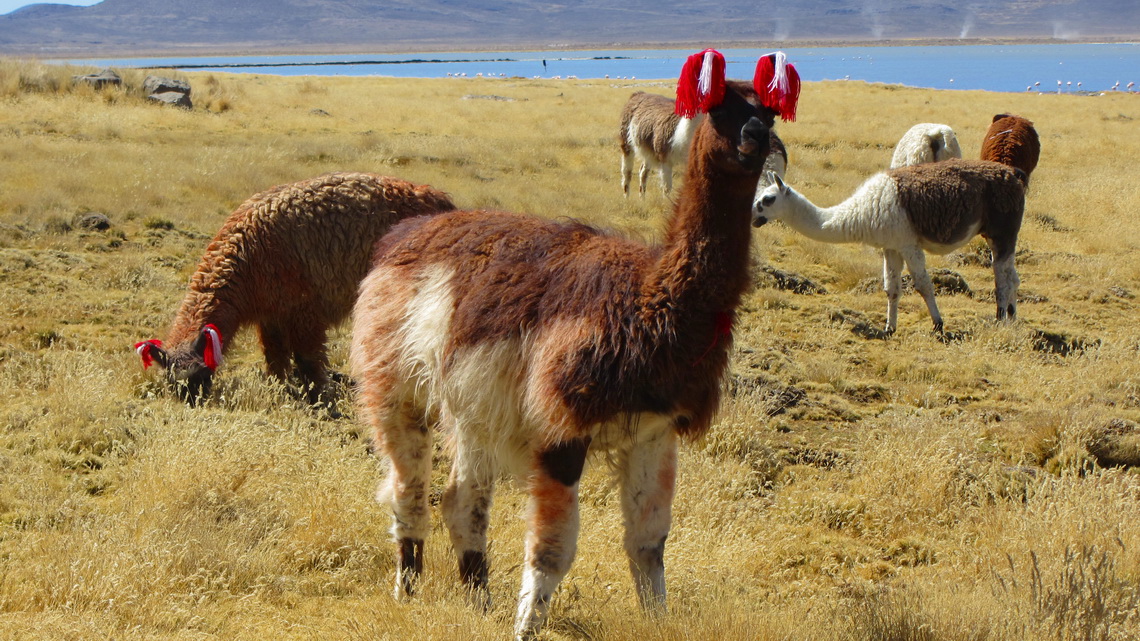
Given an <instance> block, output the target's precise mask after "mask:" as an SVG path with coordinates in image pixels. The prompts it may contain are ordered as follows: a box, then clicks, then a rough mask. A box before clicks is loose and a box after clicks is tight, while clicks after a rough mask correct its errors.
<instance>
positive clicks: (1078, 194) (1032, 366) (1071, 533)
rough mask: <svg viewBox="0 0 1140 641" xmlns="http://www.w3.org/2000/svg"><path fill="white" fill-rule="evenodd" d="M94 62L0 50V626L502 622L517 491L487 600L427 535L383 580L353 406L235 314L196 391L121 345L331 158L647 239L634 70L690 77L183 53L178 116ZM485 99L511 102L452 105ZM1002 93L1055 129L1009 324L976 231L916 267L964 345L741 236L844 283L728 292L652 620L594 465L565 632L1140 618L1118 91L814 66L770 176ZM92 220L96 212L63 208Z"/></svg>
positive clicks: (251, 629)
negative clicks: (211, 66)
mask: <svg viewBox="0 0 1140 641" xmlns="http://www.w3.org/2000/svg"><path fill="white" fill-rule="evenodd" d="M74 72H75V71H74V70H70V69H64V70H59V69H55V68H45V67H42V66H39V65H36V64H34V63H24V62H18V61H0V295H2V296H3V300H4V304H3V305H2V306H0V479H2V480H0V639H4V640H6V639H28V638H35V639H124V640H142V639H148V640H149V639H195V640H198V639H227V640H229V639H235V640H238V639H266V638H273V639H346V640H356V639H429V638H430V639H464V640H466V639H502V638H504V637H506V636H508V634H509V630H510V619H511V616H512V612H513V603H514V597H515V593H516V591H517V589H518V566H519V563H520V562H521V557H522V546H521V543H520V540H521V536H522V529H523V525H522V522H521V519H520V518H519V515H520V513H521V510H522V505H523V499H522V496H521V495H520V493H519V492H518V489H517V487H516V486H515V485H514V484H512V483H510V482H504V483H503V485H502V488H501V491H500V493H499V494H498V496H497V502H496V507H495V510H494V513H493V521H492V525H491V536H492V539H493V541H494V543H493V547H492V549H491V556H492V563H493V570H492V583H491V590H492V594H493V597H494V599H495V606H494V608H493V611H492V612H491V614H490V615H489V616H483V615H481V614H478V613H476V612H474V611H472V610H471V609H469V608H468V607H467V606H466V605H465V602H464V598H463V595H462V594H461V593H460V592H459V590H457V588H456V574H457V573H456V570H455V568H454V563H453V561H452V559H451V558H450V550H449V549H448V544H447V542H446V541H447V537H446V535H444V533H443V532H442V530H439V528H437V530H438V531H437V532H436V534H435V535H434V536H433V537H432V539H431V540H430V541H429V543H428V568H427V572H426V580H425V584H424V587H423V589H422V590H421V593H420V594H419V595H418V596H417V598H416V599H414V600H412V601H410V602H407V603H396V602H395V601H393V600H392V598H391V594H390V593H391V590H390V587H391V583H392V573H393V571H392V549H391V546H390V544H389V542H388V541H387V533H386V530H387V527H388V517H387V516H386V515H385V514H384V513H383V512H382V511H381V510H380V508H379V507H377V506H376V505H375V504H374V502H373V501H372V493H373V491H374V488H375V485H376V482H377V480H378V478H379V475H380V469H379V465H378V464H377V463H376V461H375V460H374V459H373V458H372V457H371V456H370V455H369V454H368V453H367V451H366V449H367V448H366V439H365V437H364V436H363V433H364V430H363V428H362V427H361V426H360V425H359V423H358V422H357V421H356V420H355V418H353V417H352V416H351V411H349V414H350V417H349V418H348V419H346V420H341V421H328V420H323V419H322V418H321V417H320V416H318V415H317V414H315V413H313V412H311V411H309V410H308V409H307V408H305V407H302V406H301V405H300V404H298V403H297V402H296V401H294V400H292V397H291V396H290V395H289V394H288V393H287V392H286V391H285V390H283V389H282V388H280V387H278V386H276V385H274V384H273V383H271V382H269V381H267V380H266V379H265V378H264V377H263V376H262V375H261V374H260V368H261V359H260V354H259V353H258V351H257V350H256V349H255V347H254V343H255V341H254V340H252V336H249V335H241V336H239V337H238V338H237V340H238V341H239V343H240V344H239V345H238V346H237V348H236V351H235V353H234V355H233V357H232V358H231V359H229V364H228V365H227V368H226V370H225V371H224V373H222V374H221V375H220V378H219V384H218V389H217V395H216V398H215V399H214V400H213V401H212V402H211V403H209V404H208V405H207V406H206V407H204V408H199V409H196V410H195V409H190V408H188V407H185V406H184V405H182V404H180V403H179V402H178V401H177V400H175V399H173V398H172V397H170V396H169V395H167V394H166V393H164V392H163V390H162V389H161V388H160V387H159V386H157V385H156V384H155V383H154V382H153V380H152V378H151V377H150V376H148V375H146V374H144V373H143V372H142V371H141V368H140V367H139V364H138V362H137V359H136V357H135V355H134V353H133V352H132V351H131V350H130V344H131V343H132V342H133V341H135V340H138V339H141V338H145V337H149V336H153V335H159V334H161V333H162V332H163V331H164V330H165V327H166V325H167V323H168V322H169V320H170V318H171V316H172V314H173V312H174V309H175V306H176V305H177V303H178V301H179V300H180V298H181V293H182V290H183V288H184V287H185V282H186V279H187V277H188V275H189V274H190V272H191V271H192V269H193V267H194V265H195V263H196V261H197V258H198V256H199V255H200V253H201V251H202V249H203V247H204V246H205V243H206V241H207V239H208V238H209V236H210V235H212V234H213V232H214V231H215V230H216V229H217V227H218V225H219V224H220V222H221V221H222V220H223V219H224V217H225V216H226V215H227V214H228V212H229V211H230V210H231V209H232V208H233V207H234V206H235V205H236V204H237V203H239V202H240V201H241V200H243V199H245V198H246V197H248V196H249V195H251V194H253V193H254V192H257V191H260V190H262V189H265V188H267V187H269V186H271V185H274V184H277V183H281V182H285V181H291V180H298V179H303V178H308V177H311V176H314V175H316V174H319V173H322V172H325V171H332V170H363V171H377V172H381V173H389V174H393V175H396V176H399V177H402V178H406V179H409V180H414V181H421V182H427V183H431V184H433V185H435V186H437V187H439V188H442V189H445V190H447V191H449V192H450V193H452V195H453V196H454V198H455V200H456V201H457V202H458V203H459V204H460V205H461V206H469V207H501V208H505V209H511V210H520V211H530V212H533V213H536V214H538V215H542V216H549V217H557V216H570V217H575V218H579V219H584V220H587V221H590V222H594V223H597V224H601V225H606V226H610V227H615V228H619V229H621V230H623V231H624V232H625V233H628V234H632V235H635V236H638V237H643V238H654V237H656V235H657V233H658V231H659V228H660V222H661V220H662V219H663V216H664V213H665V212H666V211H667V208H668V205H669V203H668V200H667V199H665V198H663V197H661V196H660V195H659V194H658V193H657V192H656V189H655V187H654V188H651V189H650V194H649V196H648V197H647V198H646V199H645V201H644V202H642V201H639V200H637V199H632V200H629V201H624V200H623V199H622V198H621V196H620V194H621V191H620V183H619V180H618V167H619V152H618V151H617V146H616V130H617V115H618V113H619V111H620V108H621V105H622V104H623V103H624V101H625V100H626V98H627V97H628V95H629V93H630V92H631V91H632V90H633V89H634V88H635V87H636V88H647V89H649V90H652V91H659V92H661V93H668V91H669V86H670V85H669V84H668V83H653V82H644V83H636V84H614V83H611V82H609V81H604V82H603V81H573V82H571V81H563V82H558V81H531V80H521V79H508V80H489V79H470V80H392V79H383V78H275V77H266V76H226V75H213V76H211V75H208V74H186V75H185V76H184V77H186V78H188V79H189V80H190V81H191V82H192V83H193V85H194V87H195V97H196V101H197V102H198V104H199V107H198V108H196V109H195V110H193V111H180V110H173V109H166V108H160V107H157V106H153V105H149V104H146V103H145V102H144V101H143V100H142V99H141V97H139V96H138V95H136V94H135V93H134V92H133V91H132V90H131V88H130V87H131V86H135V85H137V83H138V81H139V80H140V79H141V76H140V77H135V76H133V75H128V76H127V81H128V88H127V89H117V90H107V91H102V92H95V91H91V90H79V91H72V90H69V89H68V87H67V82H66V80H67V79H68V78H69V77H70V75H71V74H72V73H74ZM486 95H497V96H502V97H506V98H511V99H514V101H513V102H504V101H493V100H486V99H479V98H471V97H470V96H486ZM318 109H319V110H323V112H324V113H323V114H322V113H321V112H318V111H315V110H318ZM998 112H1013V113H1018V114H1021V115H1024V116H1026V117H1028V118H1030V119H1031V120H1033V121H1035V123H1036V125H1037V128H1038V130H1039V132H1040V133H1041V136H1042V147H1043V152H1042V161H1041V165H1040V166H1039V168H1038V169H1037V171H1036V172H1035V174H1034V176H1033V184H1032V188H1031V190H1030V194H1029V199H1028V207H1027V218H1026V222H1025V225H1024V227H1023V232H1022V236H1021V241H1020V243H1019V248H1020V250H1021V254H1019V258H1018V267H1019V270H1020V272H1021V277H1022V283H1023V285H1022V294H1023V302H1022V304H1021V306H1020V308H1019V313H1020V315H1021V320H1020V321H1019V322H1017V323H1015V324H1011V325H995V324H994V323H993V322H992V320H991V317H992V315H993V309H992V306H993V302H992V290H993V277H992V274H991V273H989V271H988V270H987V269H986V268H985V267H984V266H982V265H981V264H979V262H978V260H976V259H977V258H978V257H979V255H981V254H982V252H980V247H981V246H982V245H981V243H980V241H979V242H978V243H976V244H973V245H970V246H968V247H967V248H965V249H964V250H963V251H961V252H958V253H956V254H954V255H951V256H949V257H945V258H931V259H930V263H931V267H932V268H947V269H951V270H953V271H955V272H957V273H958V274H960V275H961V276H962V277H963V278H964V279H965V280H966V281H967V282H968V283H969V285H970V287H971V289H972V291H973V294H972V295H970V296H967V295H961V294H960V295H943V296H940V299H939V303H940V305H941V307H942V310H943V313H944V315H945V317H946V324H947V329H948V330H949V331H950V332H951V333H952V335H953V336H954V337H955V340H952V341H949V342H941V341H939V340H937V339H936V338H934V337H933V336H931V335H930V333H929V319H928V318H927V317H926V312H925V306H924V305H923V304H922V302H921V300H920V298H919V297H918V296H917V295H916V294H913V293H911V294H905V295H904V298H903V300H902V303H901V305H900V308H901V313H900V329H899V332H898V334H897V335H896V336H895V337H893V338H892V339H890V340H887V341H883V340H877V339H871V338H865V337H864V336H863V334H865V332H864V333H861V332H860V327H861V325H860V323H861V322H866V323H869V325H870V326H873V327H878V326H880V325H881V324H882V322H883V318H884V315H885V296H884V295H883V294H882V292H881V291H879V290H878V289H877V286H876V285H871V286H870V287H869V288H868V286H867V284H866V281H867V280H868V279H872V280H877V278H878V275H879V270H880V266H879V258H878V255H877V253H876V252H874V251H872V250H870V249H866V248H862V247H858V246H829V245H821V244H818V243H814V242H812V241H809V240H807V239H804V238H802V237H800V236H798V235H796V234H794V233H793V232H791V231H790V230H788V229H786V228H783V227H780V226H767V227H765V228H763V229H761V230H758V231H756V232H754V234H755V235H754V241H755V247H756V250H755V253H756V262H757V265H758V267H759V266H771V267H774V268H778V269H781V270H784V271H786V272H791V273H794V274H798V275H800V276H803V277H806V278H809V279H811V280H813V281H814V282H815V283H816V284H818V285H820V286H822V287H823V288H825V289H826V290H827V293H824V294H807V295H805V294H796V293H793V292H791V291H788V290H782V289H778V288H777V287H776V286H775V284H774V282H773V281H772V280H770V279H766V278H761V277H758V279H757V288H756V289H755V290H754V291H753V292H752V293H751V294H749V296H748V298H747V300H746V301H745V307H744V309H743V310H742V314H741V316H740V322H739V324H738V327H737V332H736V350H735V352H734V357H733V362H732V384H731V395H730V396H728V397H727V398H726V402H725V406H724V409H723V411H722V413H721V416H720V419H719V421H718V423H717V425H716V426H715V428H714V430H713V432H712V434H711V435H710V436H709V437H708V438H707V439H705V440H704V441H702V442H700V443H696V444H693V445H691V446H689V447H687V448H685V450H684V453H683V456H682V461H681V476H680V481H679V489H678V497H677V501H676V505H675V517H674V530H673V533H672V535H671V537H670V542H669V545H668V548H667V552H666V566H667V576H668V581H669V589H670V599H671V606H670V613H669V614H668V615H667V616H665V617H662V618H660V619H647V618H644V617H642V616H641V615H640V614H639V613H638V612H637V610H636V606H635V601H636V599H635V598H634V595H633V590H632V586H631V584H630V580H629V578H628V576H627V569H626V563H625V561H624V559H623V556H622V552H621V549H620V543H619V541H620V536H619V535H618V532H619V529H620V517H619V515H618V512H619V510H618V507H617V505H616V503H617V500H616V497H615V496H614V488H613V485H612V483H611V482H610V480H609V478H608V477H607V475H606V474H605V470H604V468H603V467H602V466H600V465H598V466H595V467H594V468H592V469H591V470H590V471H588V472H587V474H586V477H585V479H584V482H583V490H582V500H583V510H582V512H583V514H582V534H581V545H580V548H579V554H578V560H577V562H576V563H575V566H574V568H573V570H572V572H571V575H570V576H569V577H568V578H567V580H566V581H565V582H564V584H563V587H562V589H561V591H560V592H559V594H558V596H557V598H556V602H555V604H554V610H553V615H552V618H551V622H550V625H549V628H548V630H547V631H546V632H544V637H545V638H550V639H596V640H606V639H615V640H617V639H620V640H625V639H639V640H644V641H656V640H659V639H660V640H680V639H696V640H704V639H709V640H713V639H715V640H718V641H719V640H723V639H761V640H768V639H772V640H776V639H780V640H785V639H787V640H798V639H805V640H806V639H825V640H830V639H835V640H837V641H838V640H868V641H871V640H879V639H900V640H901V639H916V640H923V641H937V640H943V639H946V640H957V639H970V640H979V641H981V640H1007V639H1008V640H1010V641H1013V640H1037V639H1040V640H1067V639H1098V640H1099V639H1129V638H1137V637H1138V636H1140V615H1138V614H1137V606H1138V603H1140V477H1138V476H1137V474H1136V472H1135V471H1134V467H1132V466H1134V465H1137V464H1140V427H1138V425H1137V422H1138V421H1140V358H1138V356H1140V330H1138V329H1137V327H1138V325H1137V323H1136V320H1135V319H1136V314H1137V302H1136V298H1135V296H1136V295H1138V294H1140V260H1137V257H1138V253H1137V245H1138V241H1137V240H1136V239H1137V238H1140V218H1137V217H1136V215H1135V213H1134V211H1133V209H1134V205H1135V203H1137V202H1140V181H1138V180H1137V170H1136V165H1135V159H1136V158H1140V139H1138V138H1137V137H1136V136H1135V129H1136V123H1137V121H1138V120H1140V102H1137V98H1136V96H1126V95H1111V96H1103V97H1077V96H1056V95H1043V96H1038V95H1014V94H996V93H987V92H940V91H927V90H917V89H906V88H900V87H892V86H882V85H867V84H862V83H844V82H830V83H809V84H808V85H806V86H805V88H804V92H803V98H802V102H801V107H800V115H799V121H798V122H796V123H788V124H781V125H780V126H779V131H780V133H781V135H782V136H783V138H784V139H785V141H787V143H788V146H789V153H790V156H791V158H790V166H789V170H788V180H789V182H790V183H791V184H792V185H794V186H796V187H797V188H798V189H799V190H800V191H802V192H803V193H804V194H806V195H807V196H809V197H810V198H812V199H813V200H815V201H816V202H817V203H819V204H822V205H827V204H833V203H835V202H837V201H838V200H839V199H841V198H843V197H845V196H846V195H847V194H849V193H850V192H851V191H852V190H853V189H854V188H855V187H856V186H857V185H858V184H859V183H860V182H861V181H862V180H863V179H865V178H866V177H867V176H869V175H870V174H871V173H873V172H874V171H877V170H879V169H881V168H883V167H885V166H887V164H888V163H889V158H890V154H891V149H892V147H893V145H894V143H895V141H896V140H897V139H898V137H899V136H901V134H902V133H903V132H904V131H905V130H906V129H907V128H908V127H909V126H910V125H911V124H914V123H916V122H924V121H932V122H944V123H947V124H949V125H951V126H952V127H954V128H955V130H956V131H957V133H958V135H959V138H960V140H961V142H962V145H963V151H964V153H965V154H966V155H967V156H970V157H972V156H975V155H976V154H977V153H978V149H979V148H980V142H981V136H982V134H983V133H984V132H985V130H986V127H987V126H988V124H989V122H990V118H991V116H992V115H993V114H994V113H998ZM326 114H327V115H326ZM92 211H95V212H101V213H104V214H106V215H107V216H108V217H109V218H110V220H111V222H112V228H111V229H110V230H108V231H104V232H98V231H86V230H83V229H80V228H79V227H78V226H77V225H76V222H75V221H76V216H77V215H79V214H82V213H85V212H92ZM346 343H347V337H346V335H345V332H343V331H342V332H340V333H339V334H337V335H336V336H335V338H334V346H333V359H334V365H336V366H337V367H339V368H341V369H343V363H344V359H345V351H346ZM344 409H347V410H351V408H350V407H348V406H347V404H346V406H345V408H344ZM444 474H445V471H444V470H442V469H441V470H438V471H437V475H438V479H437V480H440V481H442V478H443V475H444Z"/></svg>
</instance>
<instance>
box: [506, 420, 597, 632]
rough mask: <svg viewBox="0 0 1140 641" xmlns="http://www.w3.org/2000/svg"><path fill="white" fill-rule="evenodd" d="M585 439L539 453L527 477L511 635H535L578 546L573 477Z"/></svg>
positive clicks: (580, 464) (584, 449)
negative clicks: (523, 542) (519, 574)
mask: <svg viewBox="0 0 1140 641" xmlns="http://www.w3.org/2000/svg"><path fill="white" fill-rule="evenodd" d="M589 447H590V440H589V439H588V438H586V439H577V440H573V441H567V442H564V443H562V444H559V445H555V446H553V447H551V448H550V449H548V450H546V451H544V452H541V453H539V455H538V457H537V459H536V461H535V465H534V469H533V470H532V473H531V478H530V510H529V521H530V523H529V524H528V529H527V538H526V561H525V565H524V568H523V580H522V590H521V592H520V593H519V609H518V614H517V616H516V617H515V637H516V639H520V640H529V639H533V638H535V636H536V635H537V634H538V630H539V628H541V627H542V624H543V622H544V621H546V616H547V614H548V612H549V610H550V600H551V598H552V597H553V596H554V590H555V588H557V587H558V584H559V583H560V582H561V581H562V577H564V576H566V572H567V571H568V570H569V569H570V563H571V562H572V561H573V560H574V553H575V552H576V551H577V547H578V480H579V479H580V478H581V476H582V467H583V465H584V464H585V462H586V452H587V450H588V449H589Z"/></svg>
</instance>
